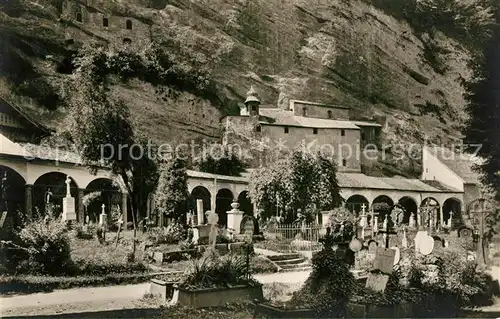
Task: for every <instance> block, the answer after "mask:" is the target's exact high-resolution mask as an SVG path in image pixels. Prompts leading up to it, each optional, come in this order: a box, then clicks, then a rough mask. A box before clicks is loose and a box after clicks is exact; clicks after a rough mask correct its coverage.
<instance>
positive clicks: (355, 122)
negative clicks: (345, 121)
mask: <svg viewBox="0 0 500 319" xmlns="http://www.w3.org/2000/svg"><path fill="white" fill-rule="evenodd" d="M350 122H351V123H353V124H355V125H357V126H375V127H382V125H380V124H378V123H375V122H364V121H350Z"/></svg>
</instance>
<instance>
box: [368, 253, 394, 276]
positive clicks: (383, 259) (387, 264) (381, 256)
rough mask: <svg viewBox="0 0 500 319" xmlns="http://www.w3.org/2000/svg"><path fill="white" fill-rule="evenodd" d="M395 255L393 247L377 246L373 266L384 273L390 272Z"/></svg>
mask: <svg viewBox="0 0 500 319" xmlns="http://www.w3.org/2000/svg"><path fill="white" fill-rule="evenodd" d="M395 257H396V251H395V250H394V249H390V248H383V247H379V248H377V254H376V255H375V260H374V262H373V268H374V269H377V270H380V271H381V272H383V273H385V274H390V273H391V272H392V267H393V266H394V259H395Z"/></svg>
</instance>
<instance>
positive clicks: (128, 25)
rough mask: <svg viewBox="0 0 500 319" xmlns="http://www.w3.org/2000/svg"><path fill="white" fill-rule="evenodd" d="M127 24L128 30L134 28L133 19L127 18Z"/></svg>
mask: <svg viewBox="0 0 500 319" xmlns="http://www.w3.org/2000/svg"><path fill="white" fill-rule="evenodd" d="M126 25H127V30H132V21H131V20H127V22H126Z"/></svg>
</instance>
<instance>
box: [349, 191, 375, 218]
mask: <svg viewBox="0 0 500 319" xmlns="http://www.w3.org/2000/svg"><path fill="white" fill-rule="evenodd" d="M363 204H365V210H368V207H369V206H370V202H369V201H368V199H366V197H364V196H363V195H359V194H355V195H352V196H351V197H349V198H348V199H347V200H346V202H345V207H346V208H347V209H348V210H349V211H350V212H351V213H355V214H358V213H359V212H361V210H362V206H363Z"/></svg>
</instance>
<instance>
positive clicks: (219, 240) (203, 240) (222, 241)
mask: <svg viewBox="0 0 500 319" xmlns="http://www.w3.org/2000/svg"><path fill="white" fill-rule="evenodd" d="M215 243H216V244H229V243H231V239H229V238H227V237H226V236H222V235H217V238H216V239H215ZM208 244H209V239H208V236H207V237H201V238H199V239H198V245H208Z"/></svg>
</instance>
